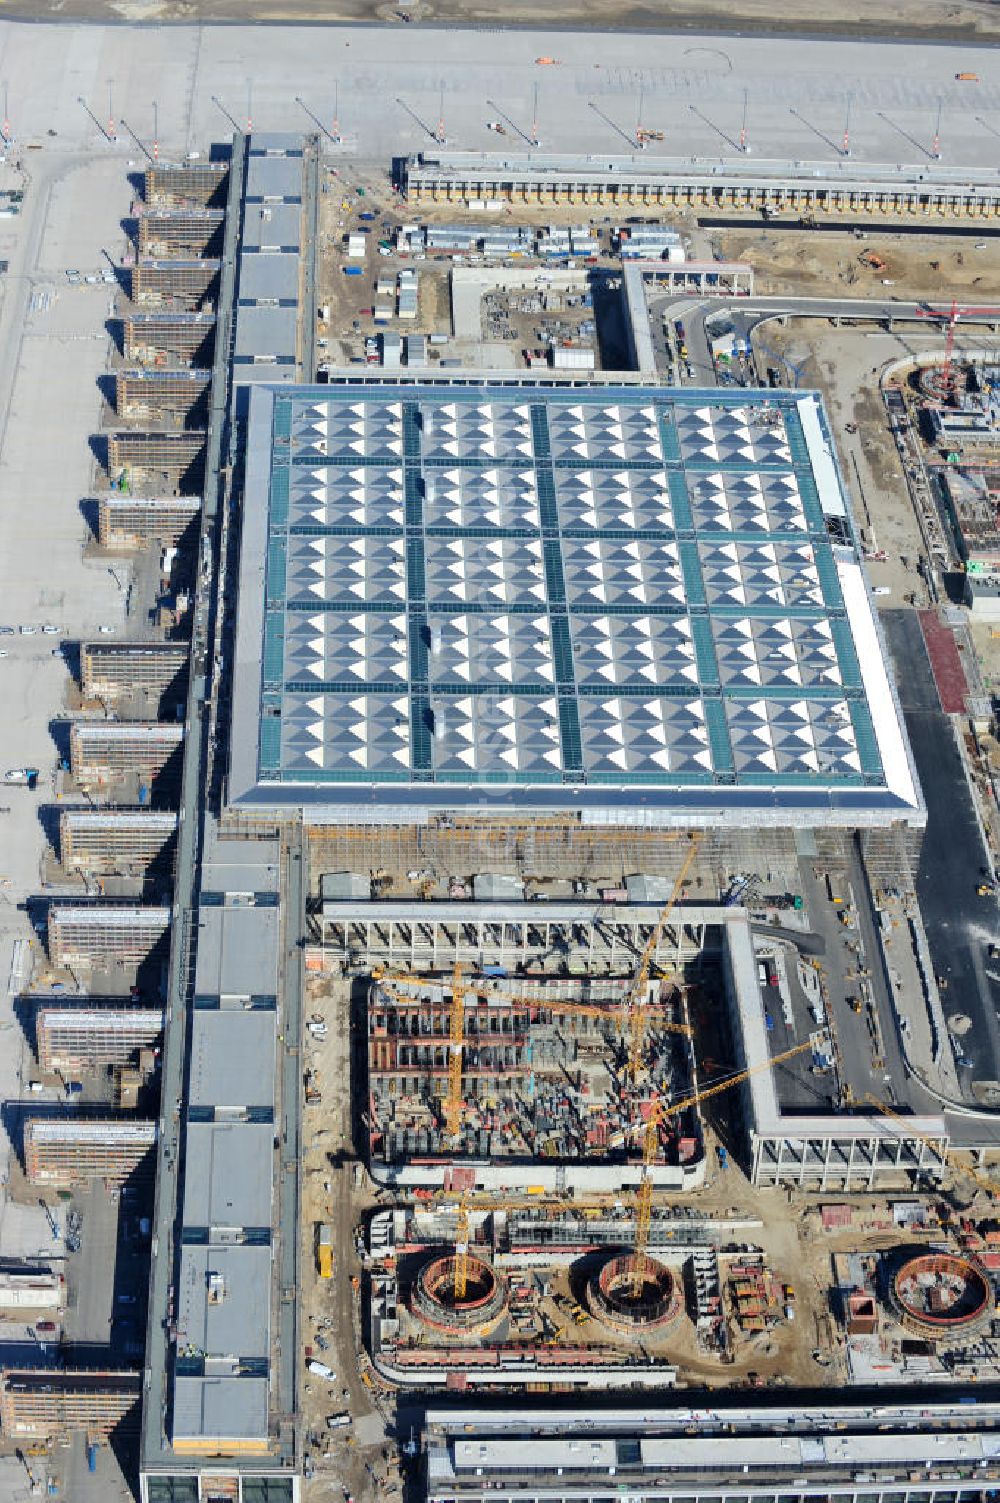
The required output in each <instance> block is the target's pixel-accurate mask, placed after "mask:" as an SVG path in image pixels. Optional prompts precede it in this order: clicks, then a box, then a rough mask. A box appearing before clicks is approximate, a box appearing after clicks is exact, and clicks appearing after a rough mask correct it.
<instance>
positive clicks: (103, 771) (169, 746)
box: [69, 720, 184, 782]
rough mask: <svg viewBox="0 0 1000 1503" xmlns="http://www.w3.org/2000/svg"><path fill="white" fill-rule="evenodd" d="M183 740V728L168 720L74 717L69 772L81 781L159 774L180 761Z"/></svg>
mask: <svg viewBox="0 0 1000 1503" xmlns="http://www.w3.org/2000/svg"><path fill="white" fill-rule="evenodd" d="M183 741H184V727H183V726H182V725H180V724H174V723H171V722H169V721H168V722H164V723H163V724H161V723H160V722H159V721H145V720H75V721H74V722H73V724H72V726H71V727H70V733H69V756H70V764H69V765H70V771H71V772H72V774H73V776H74V778H76V779H77V780H78V781H80V782H91V781H96V782H106V781H108V780H109V779H111V778H113V777H121V776H123V775H125V774H128V773H135V774H137V775H138V776H140V777H149V778H153V777H157V776H162V775H163V773H164V772H165V771H166V769H167V768H168V767H169V765H170V764H171V763H174V764H179V760H180V751H181V746H182V744H183ZM177 770H178V772H179V770H180V769H179V766H178V768H177Z"/></svg>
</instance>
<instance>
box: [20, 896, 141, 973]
mask: <svg viewBox="0 0 1000 1503" xmlns="http://www.w3.org/2000/svg"><path fill="white" fill-rule="evenodd" d="M169 933H170V909H169V908H156V907H138V906H133V905H131V904H128V903H122V904H120V905H117V906H107V907H103V906H100V905H98V904H93V905H89V904H82V903H80V904H77V903H53V905H52V907H51V908H50V909H49V920H48V944H49V958H50V960H51V961H52V964H53V965H54V966H81V967H86V966H101V967H108V966H113V965H116V964H123V965H124V964H128V965H139V964H141V962H142V961H144V960H148V958H149V957H150V955H152V954H153V953H154V952H155V951H159V950H160V949H161V948H162V947H163V945H164V944H165V942H166V939H167V936H168V934H169Z"/></svg>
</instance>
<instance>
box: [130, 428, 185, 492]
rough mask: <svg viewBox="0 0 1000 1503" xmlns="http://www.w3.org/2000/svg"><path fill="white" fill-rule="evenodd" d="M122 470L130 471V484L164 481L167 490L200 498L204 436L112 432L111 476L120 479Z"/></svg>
mask: <svg viewBox="0 0 1000 1503" xmlns="http://www.w3.org/2000/svg"><path fill="white" fill-rule="evenodd" d="M122 471H127V472H128V478H129V482H130V484H131V485H134V484H135V482H136V481H137V479H146V478H147V477H150V478H155V479H156V480H158V481H162V482H164V485H163V488H164V489H168V488H169V489H170V490H179V491H180V490H183V491H186V492H187V494H189V495H200V494H201V491H202V482H203V479H204V473H205V434H204V432H202V431H200V430H199V431H195V432H191V433H129V432H118V433H109V434H108V473H109V474H110V475H111V476H112V477H113V478H115V479H117V477H118V476H119V475H120V474H121V472H122ZM159 488H160V487H159V486H158V487H157V489H159Z"/></svg>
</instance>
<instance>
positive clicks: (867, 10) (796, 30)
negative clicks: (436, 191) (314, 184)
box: [0, 0, 1000, 44]
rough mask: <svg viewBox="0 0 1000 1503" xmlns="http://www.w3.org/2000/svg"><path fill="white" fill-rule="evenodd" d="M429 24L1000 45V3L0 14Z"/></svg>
mask: <svg viewBox="0 0 1000 1503" xmlns="http://www.w3.org/2000/svg"><path fill="white" fill-rule="evenodd" d="M403 15H407V16H409V17H410V19H411V22H412V23H414V24H417V25H419V24H420V23H421V22H425V23H432V24H434V25H436V26H442V25H446V26H470V27H479V26H489V27H496V26H500V27H525V28H534V27H538V28H543V27H544V29H545V30H547V31H552V30H553V29H569V28H572V29H575V30H587V31H589V30H594V31H606V30H615V31H619V32H622V31H657V32H665V31H677V32H682V33H683V32H691V31H699V32H706V31H707V32H719V33H729V34H731V35H732V34H734V33H735V34H741V35H753V34H755V33H757V34H764V35H768V34H781V35H795V36H817V37H845V38H847V37H853V38H857V39H863V38H870V39H873V40H874V39H879V40H885V41H892V40H903V39H910V40H914V41H918V40H919V41H928V42H931V41H952V42H968V43H977V44H983V43H985V44H990V43H993V44H996V43H997V42H1000V3H998V0H964V3H962V4H956V5H941V4H939V3H936V0H887V3H886V4H885V5H882V6H879V7H877V8H876V9H875V10H873V9H872V7H871V5H870V4H867V3H862V0H842V3H841V4H839V5H837V6H834V7H832V8H831V7H829V6H825V5H820V4H818V3H817V0H786V3H784V4H782V5H778V4H776V3H775V0H698V3H691V0H626V3H625V4H624V5H622V4H617V3H615V0H548V3H547V4H546V5H545V7H544V8H542V7H540V6H538V5H537V4H535V3H533V0H503V3H500V0H477V3H474V4H464V3H462V0H399V4H395V3H393V0H388V3H384V4H378V3H375V0H37V3H30V0H10V3H8V4H5V5H4V6H3V9H2V11H0V18H2V19H4V20H7V21H48V20H63V21H104V22H107V21H116V20H120V21H130V22H143V21H145V22H149V23H155V24H157V25H162V24H164V23H165V22H166V23H169V22H176V23H187V24H191V23H214V22H218V23H227V22H228V23H242V24H246V23H248V22H265V23H271V24H283V23H284V24H292V23H297V24H303V23H305V24H313V25H337V24H342V23H359V22H360V23H365V22H368V23H370V22H373V21H386V22H392V23H394V24H395V25H397V26H399V27H400V28H402V27H404V26H405V25H406V24H407V23H406V22H404V21H403V20H402V16H403Z"/></svg>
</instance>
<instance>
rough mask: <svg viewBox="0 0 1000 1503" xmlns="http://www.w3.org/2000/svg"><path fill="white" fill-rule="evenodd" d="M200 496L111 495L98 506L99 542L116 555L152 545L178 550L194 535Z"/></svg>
mask: <svg viewBox="0 0 1000 1503" xmlns="http://www.w3.org/2000/svg"><path fill="white" fill-rule="evenodd" d="M200 514H201V497H200V496H132V495H123V494H122V493H121V492H120V491H112V493H111V494H110V495H107V496H101V497H100V499H99V501H98V503H97V526H98V540H99V542H100V544H101V547H102V548H107V549H109V550H110V551H113V552H116V553H135V552H137V551H138V550H139V549H141V548H148V547H149V545H150V544H151V543H161V544H164V545H165V546H167V547H178V546H179V545H180V544H181V543H184V542H186V541H187V540H188V539H189V538H190V537H191V536H192V534H193V533H194V531H195V529H196V527H197V525H198V517H199V516H200Z"/></svg>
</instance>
